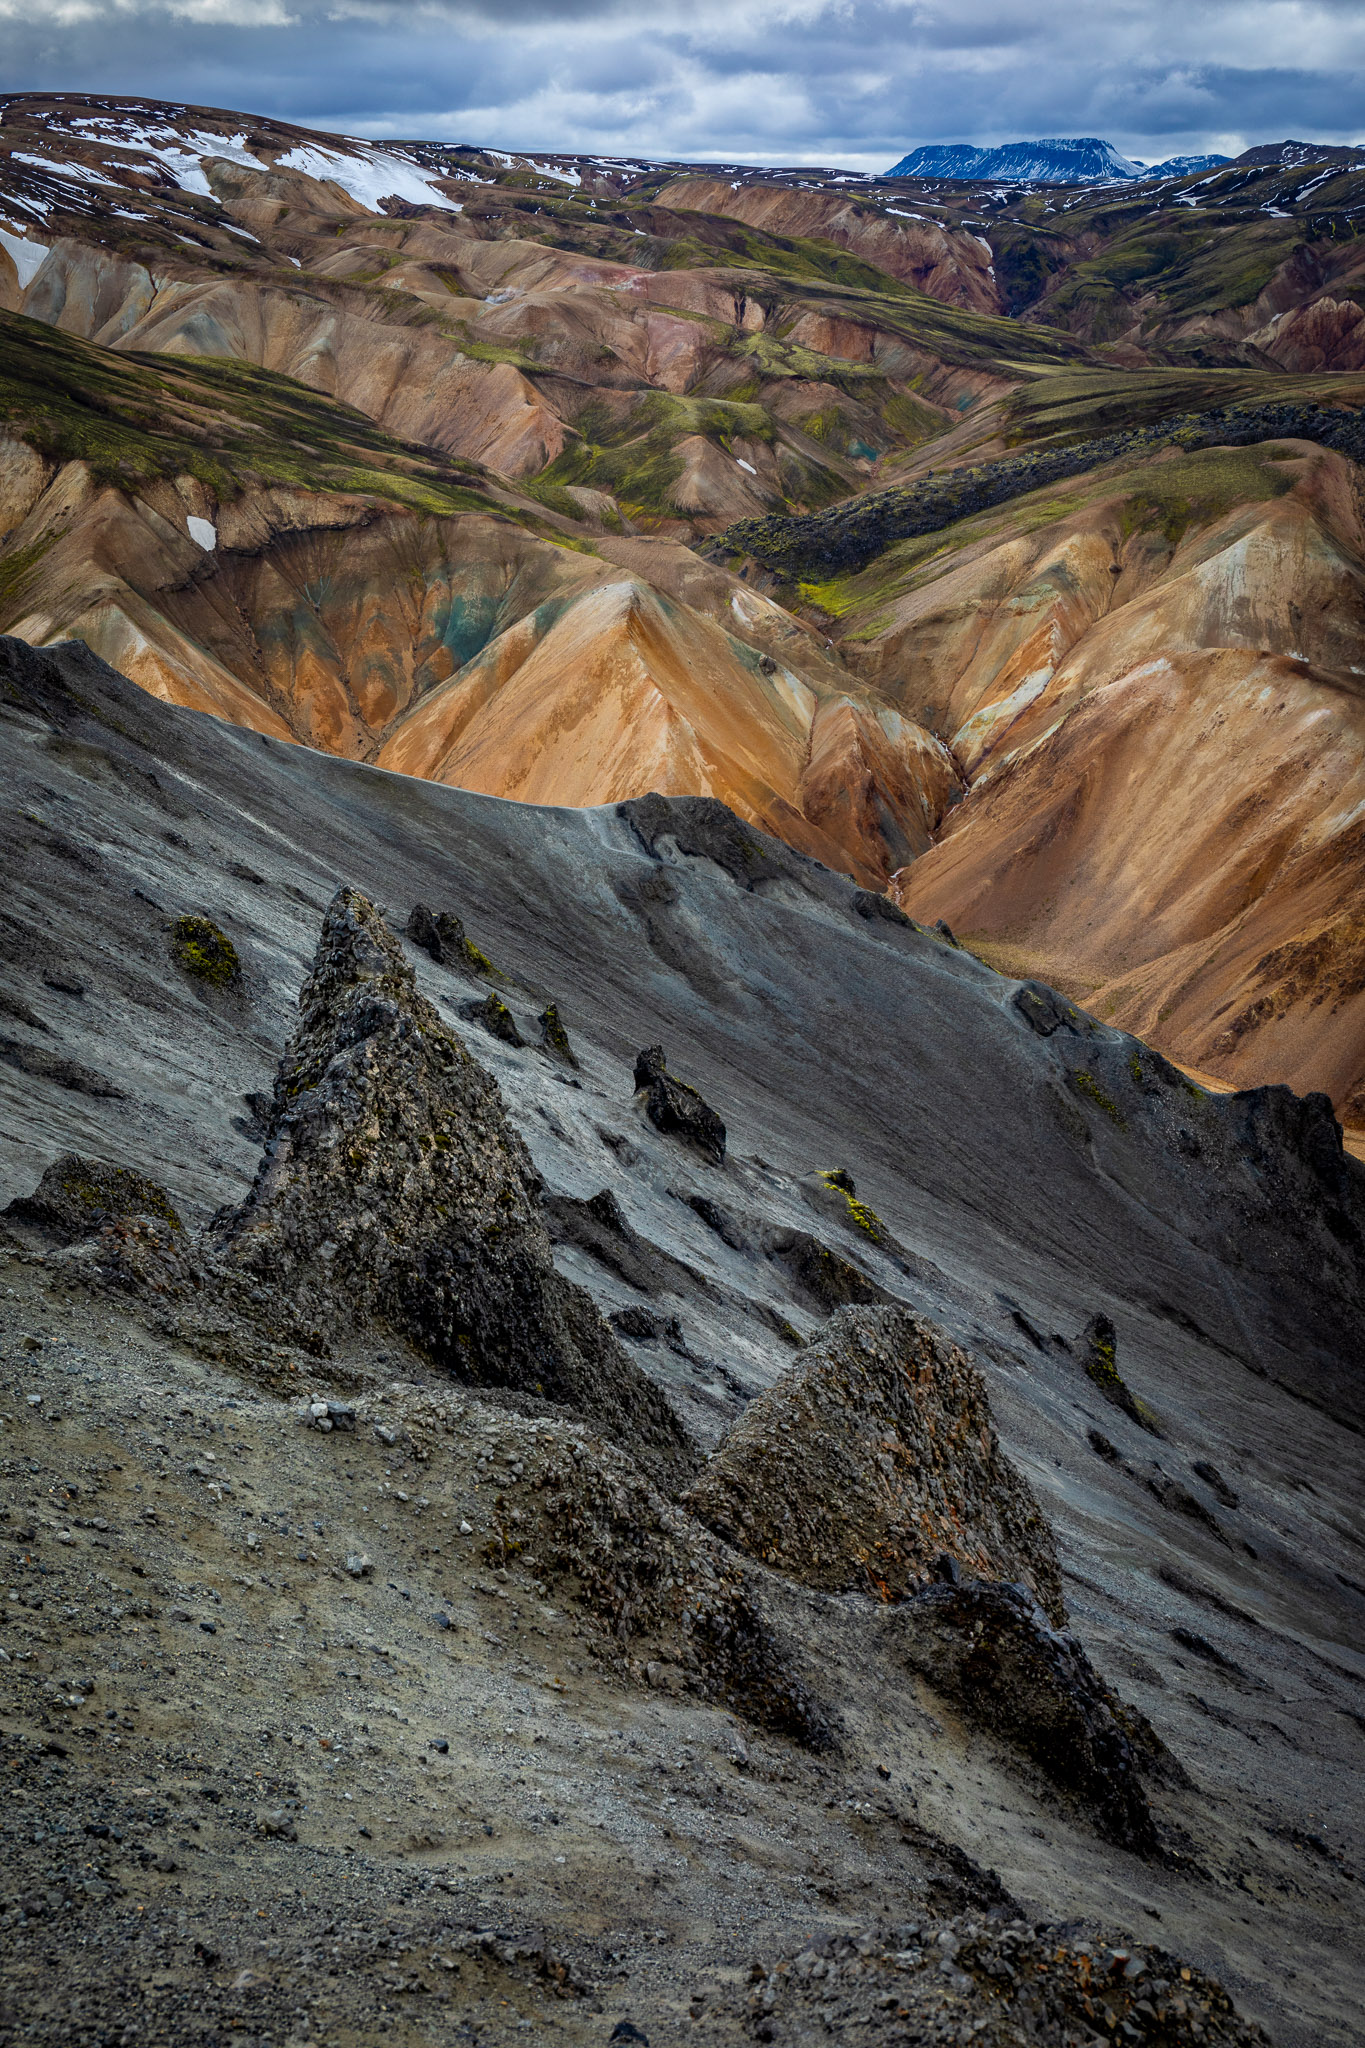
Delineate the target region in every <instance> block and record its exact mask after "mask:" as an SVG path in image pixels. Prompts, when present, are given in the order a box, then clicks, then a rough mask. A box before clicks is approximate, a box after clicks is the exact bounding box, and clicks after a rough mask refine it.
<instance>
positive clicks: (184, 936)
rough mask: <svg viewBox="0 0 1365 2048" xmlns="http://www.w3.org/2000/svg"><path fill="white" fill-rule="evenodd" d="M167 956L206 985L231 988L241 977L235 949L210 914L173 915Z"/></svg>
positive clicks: (240, 967) (240, 966)
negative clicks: (169, 950) (169, 952)
mask: <svg viewBox="0 0 1365 2048" xmlns="http://www.w3.org/2000/svg"><path fill="white" fill-rule="evenodd" d="M171 958H172V959H173V960H174V961H175V964H176V966H177V967H183V968H184V970H185V972H186V974H192V975H193V976H194V977H195V980H196V981H206V982H207V983H208V984H209V987H210V988H235V987H236V985H237V984H238V982H240V980H241V978H242V963H241V960H240V959H239V957H238V954H237V948H236V947H235V946H234V945H233V943H232V941H231V939H230V938H229V937H228V935H227V933H226V932H225V931H222V930H220V929H219V927H218V926H217V925H216V924H215V923H214V922H213V919H212V918H211V917H200V916H189V917H181V918H177V920H176V922H175V925H174V926H173V928H172V931H171Z"/></svg>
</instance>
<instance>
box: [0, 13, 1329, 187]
mask: <svg viewBox="0 0 1365 2048" xmlns="http://www.w3.org/2000/svg"><path fill="white" fill-rule="evenodd" d="M1363 83H1365V4H1362V0H1088V4H1073V5H1069V6H1068V5H1063V4H1061V0H649V4H647V5H646V4H641V0H416V4H414V0H324V4H318V0H0V89H3V90H5V91H25V90H45V91H57V90H66V91H77V90H84V91H91V92H101V93H125V92H126V93H130V94H138V95H143V96H147V97H151V98H161V99H178V100H189V101H193V102H197V103H199V104H201V105H210V106H218V107H230V108H240V109H249V110H251V111H254V112H260V113H268V114H275V115H277V116H280V117H282V118H284V119H286V120H293V121H298V122H302V123H303V124H305V125H306V126H309V127H317V128H328V129H339V130H342V131H344V132H349V133H352V134H359V135H399V136H430V137H434V138H438V139H441V140H445V141H461V142H486V143H492V144H494V145H501V146H502V147H505V148H512V149H529V148H541V149H572V150H586V151H592V152H601V153H603V154H635V153H639V154H641V155H644V156H648V157H653V158H667V157H691V158H698V157H700V158H718V157H720V158H725V157H728V158H733V159H736V160H740V161H744V162H759V163H778V164H782V163H786V164H791V163H802V162H804V163H827V164H840V165H846V166H848V167H849V168H851V169H856V170H884V169H886V168H887V166H888V165H889V164H890V163H891V162H892V161H893V159H894V158H896V157H898V156H900V155H901V154H902V153H903V152H904V151H905V150H906V149H908V148H911V147H913V146H914V145H915V144H917V143H921V142H956V141H971V142H979V143H991V142H1004V141H1013V140H1016V139H1018V138H1024V137H1035V136H1047V135H1102V136H1105V137H1107V138H1108V139H1109V140H1110V141H1111V142H1114V143H1116V144H1117V145H1118V147H1119V148H1120V149H1123V150H1125V151H1127V152H1128V153H1129V154H1131V155H1134V156H1138V157H1142V158H1144V159H1146V160H1148V161H1151V160H1153V159H1156V158H1158V157H1163V156H1169V155H1173V154H1176V153H1185V152H1189V151H1194V150H1212V149H1217V150H1222V151H1224V152H1226V153H1227V154H1229V155H1233V154H1235V153H1236V152H1237V151H1238V150H1240V149H1243V148H1245V147H1246V146H1247V144H1249V143H1251V142H1259V141H1270V140H1278V139H1280V138H1281V137H1284V136H1297V137H1304V138H1307V139H1311V140H1314V141H1341V142H1355V141H1357V140H1360V139H1362V138H1365V100H1363V99H1362V90H1361V88H1362V84H1363Z"/></svg>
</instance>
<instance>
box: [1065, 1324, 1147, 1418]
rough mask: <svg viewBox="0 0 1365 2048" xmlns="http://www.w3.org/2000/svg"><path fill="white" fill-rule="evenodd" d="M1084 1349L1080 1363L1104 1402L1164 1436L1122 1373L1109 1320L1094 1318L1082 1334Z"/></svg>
mask: <svg viewBox="0 0 1365 2048" xmlns="http://www.w3.org/2000/svg"><path fill="white" fill-rule="evenodd" d="M1081 1345H1082V1347H1083V1348H1082V1353H1081V1363H1082V1365H1083V1366H1084V1367H1085V1370H1086V1374H1087V1377H1088V1378H1090V1379H1091V1380H1093V1381H1094V1383H1095V1385H1096V1386H1097V1387H1098V1388H1099V1390H1100V1392H1101V1393H1102V1394H1103V1395H1104V1398H1105V1400H1106V1401H1112V1402H1113V1404H1114V1406H1115V1407H1116V1408H1121V1409H1122V1410H1123V1412H1124V1414H1125V1415H1127V1416H1128V1417H1130V1419H1131V1420H1132V1421H1134V1422H1136V1423H1138V1424H1140V1425H1141V1427H1142V1428H1143V1429H1146V1430H1149V1431H1150V1432H1151V1434H1152V1435H1153V1436H1160V1435H1161V1434H1162V1432H1161V1430H1160V1428H1159V1427H1158V1426H1157V1421H1156V1417H1155V1415H1154V1413H1153V1411H1152V1410H1151V1409H1150V1408H1149V1407H1148V1406H1147V1403H1146V1402H1145V1401H1140V1400H1138V1398H1137V1396H1136V1395H1135V1394H1134V1393H1133V1392H1132V1391H1131V1390H1130V1388H1129V1387H1128V1385H1127V1383H1126V1381H1125V1380H1124V1378H1123V1375H1122V1373H1121V1372H1120V1371H1119V1366H1118V1332H1117V1331H1116V1330H1115V1328H1114V1325H1113V1324H1112V1323H1111V1322H1110V1320H1109V1318H1108V1316H1106V1315H1097V1316H1092V1317H1091V1319H1090V1321H1089V1322H1088V1323H1087V1324H1086V1326H1085V1329H1084V1330H1083V1331H1082V1333H1081Z"/></svg>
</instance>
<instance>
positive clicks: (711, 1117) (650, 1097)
mask: <svg viewBox="0 0 1365 2048" xmlns="http://www.w3.org/2000/svg"><path fill="white" fill-rule="evenodd" d="M635 1092H636V1094H637V1095H643V1097H644V1108H645V1115H646V1116H647V1117H648V1118H649V1121H650V1122H651V1123H652V1124H653V1126H654V1128H655V1130H656V1131H662V1132H663V1133H664V1134H665V1136H667V1137H674V1138H681V1139H683V1140H684V1142H685V1143H687V1144H690V1145H695V1146H696V1148H697V1150H698V1151H699V1152H700V1153H701V1155H702V1157H703V1158H704V1159H707V1160H709V1161H710V1163H711V1165H712V1166H723V1165H724V1163H725V1126H724V1124H723V1123H722V1122H721V1120H720V1118H719V1116H717V1114H716V1112H715V1110H714V1109H712V1108H711V1107H710V1105H709V1104H708V1103H706V1102H704V1101H703V1100H702V1098H701V1096H700V1095H699V1094H698V1092H697V1090H696V1089H695V1088H693V1087H691V1086H689V1084H688V1083H687V1082H686V1081H679V1080H678V1079H677V1077H676V1076H675V1075H673V1074H670V1073H669V1071H668V1065H667V1062H666V1060H665V1058H664V1049H663V1047H662V1046H661V1045H647V1046H646V1047H645V1049H644V1051H643V1052H638V1053H637V1054H636V1055H635Z"/></svg>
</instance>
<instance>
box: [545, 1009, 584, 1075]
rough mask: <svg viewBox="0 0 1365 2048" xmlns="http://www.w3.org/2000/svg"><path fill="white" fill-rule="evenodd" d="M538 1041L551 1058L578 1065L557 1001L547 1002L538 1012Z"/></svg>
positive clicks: (572, 1065) (573, 1065)
mask: <svg viewBox="0 0 1365 2048" xmlns="http://www.w3.org/2000/svg"><path fill="white" fill-rule="evenodd" d="M540 1043H541V1049H542V1050H543V1051H544V1052H547V1053H549V1054H550V1055H551V1057H552V1058H553V1059H557V1060H563V1061H564V1063H565V1065H566V1066H570V1067H576V1066H577V1065H578V1055H577V1053H576V1052H575V1051H574V1049H573V1047H572V1045H571V1044H570V1043H569V1034H568V1032H567V1031H566V1030H565V1029H564V1021H563V1019H562V1018H561V1016H560V1014H559V1005H558V1003H547V1004H546V1005H545V1008H544V1009H543V1010H542V1011H541V1013H540Z"/></svg>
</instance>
